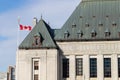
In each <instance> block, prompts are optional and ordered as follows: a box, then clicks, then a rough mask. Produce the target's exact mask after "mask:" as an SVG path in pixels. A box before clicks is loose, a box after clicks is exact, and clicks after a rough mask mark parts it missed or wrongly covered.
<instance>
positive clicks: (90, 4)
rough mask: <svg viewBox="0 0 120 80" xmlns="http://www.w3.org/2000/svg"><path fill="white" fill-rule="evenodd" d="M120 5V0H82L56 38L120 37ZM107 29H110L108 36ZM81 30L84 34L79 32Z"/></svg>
mask: <svg viewBox="0 0 120 80" xmlns="http://www.w3.org/2000/svg"><path fill="white" fill-rule="evenodd" d="M119 6H120V0H82V2H81V3H80V4H79V5H78V7H77V8H76V9H75V11H74V12H73V13H72V15H71V16H70V17H69V19H68V20H67V21H66V23H65V24H64V25H63V27H62V28H61V30H59V31H58V33H56V34H55V40H60V41H61V40H111V39H120V14H119V13H120V7H119ZM106 29H107V30H109V35H107V37H106ZM93 30H94V31H95V35H94V36H92V35H93V34H92V33H93ZM66 31H67V32H68V35H67V38H66V36H65V35H66ZM79 31H81V32H82V35H81V34H78V32H79Z"/></svg>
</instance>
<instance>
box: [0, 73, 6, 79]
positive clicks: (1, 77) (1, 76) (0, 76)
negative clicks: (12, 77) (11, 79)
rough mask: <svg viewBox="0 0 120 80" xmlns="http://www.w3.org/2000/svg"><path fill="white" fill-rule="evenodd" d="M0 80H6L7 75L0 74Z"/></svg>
mask: <svg viewBox="0 0 120 80" xmlns="http://www.w3.org/2000/svg"><path fill="white" fill-rule="evenodd" d="M0 80H7V73H6V72H0Z"/></svg>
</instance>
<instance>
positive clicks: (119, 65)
mask: <svg viewBox="0 0 120 80" xmlns="http://www.w3.org/2000/svg"><path fill="white" fill-rule="evenodd" d="M118 77H120V58H118Z"/></svg>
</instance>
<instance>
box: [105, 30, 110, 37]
mask: <svg viewBox="0 0 120 80" xmlns="http://www.w3.org/2000/svg"><path fill="white" fill-rule="evenodd" d="M105 37H110V31H109V30H108V29H106V31H105Z"/></svg>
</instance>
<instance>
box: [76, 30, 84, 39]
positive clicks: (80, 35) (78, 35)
mask: <svg viewBox="0 0 120 80" xmlns="http://www.w3.org/2000/svg"><path fill="white" fill-rule="evenodd" d="M82 36H83V32H82V31H80V30H79V31H78V32H77V37H78V38H81V37H82Z"/></svg>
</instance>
